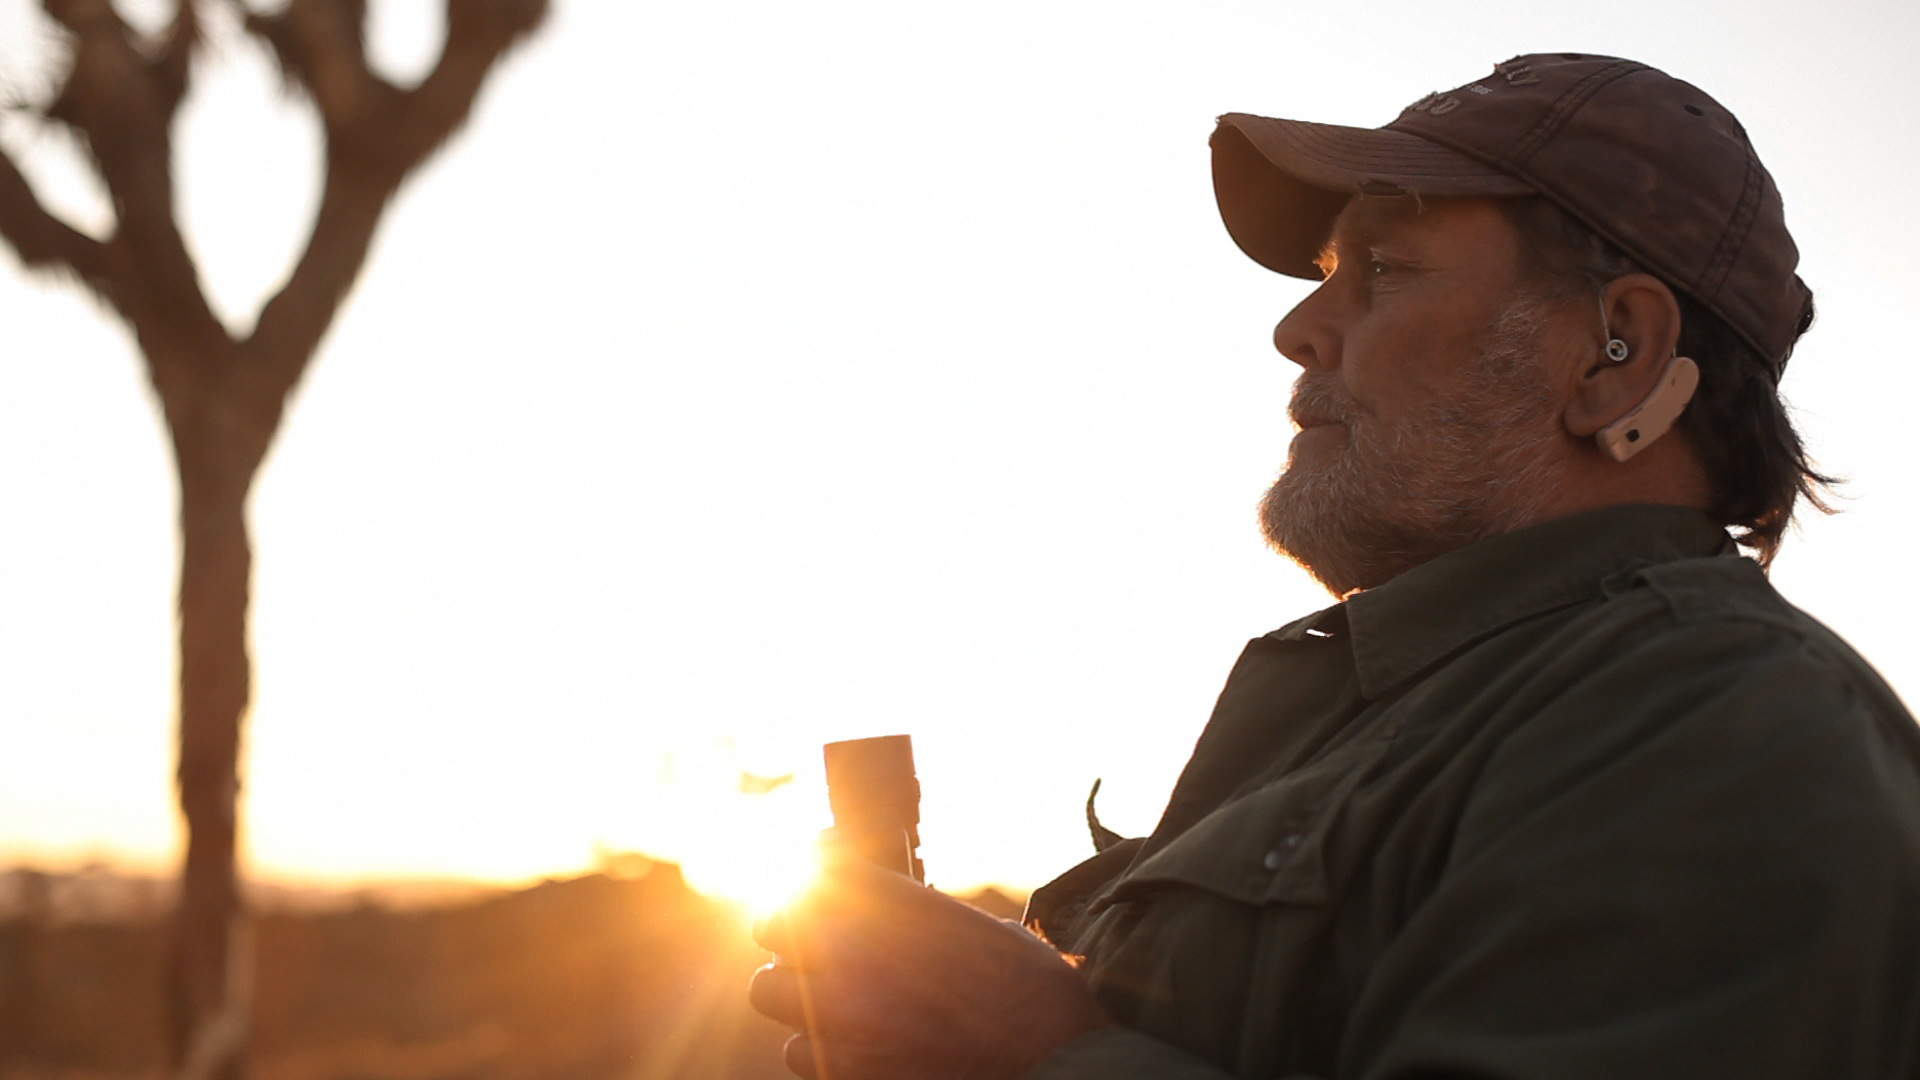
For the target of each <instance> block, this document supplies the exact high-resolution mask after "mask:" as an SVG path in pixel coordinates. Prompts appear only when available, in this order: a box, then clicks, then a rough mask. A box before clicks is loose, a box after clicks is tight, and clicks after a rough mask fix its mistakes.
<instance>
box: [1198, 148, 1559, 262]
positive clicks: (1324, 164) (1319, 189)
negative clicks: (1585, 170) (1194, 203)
mask: <svg viewBox="0 0 1920 1080" xmlns="http://www.w3.org/2000/svg"><path fill="white" fill-rule="evenodd" d="M1212 142H1213V193H1214V198H1215V199H1216V200H1217V201H1218V202H1219V205H1220V217H1221V219H1222V220H1223V221H1225V222H1226V225H1227V232H1228V234H1229V235H1231V236H1232V237H1233V241H1234V243H1236V244H1239V245H1240V250H1242V251H1244V252H1246V253H1247V254H1248V256H1250V257H1251V258H1252V259H1253V260H1254V261H1255V262H1257V263H1259V264H1260V265H1262V266H1264V267H1267V268H1268V269H1270V270H1277V271H1279V272H1280V273H1282V274H1288V275H1291V276H1293V277H1301V278H1308V279H1310V280H1318V279H1319V277H1320V271H1319V268H1318V267H1317V266H1316V265H1315V263H1314V260H1315V259H1316V258H1317V257H1318V256H1319V254H1320V250H1321V248H1322V247H1324V246H1325V244H1326V242H1327V237H1328V236H1329V235H1330V234H1331V233H1332V232H1333V219H1334V218H1335V217H1336V216H1338V215H1339V213H1340V208H1341V207H1342V206H1345V205H1346V202H1347V199H1349V198H1350V197H1352V196H1354V195H1357V194H1362V193H1366V194H1376V195H1396V194H1400V195H1422V196H1436V197H1440V196H1468V195H1478V196H1493V197H1503V196H1515V195H1531V194H1533V193H1534V189H1533V188H1532V187H1531V186H1529V185H1528V184H1527V183H1526V182H1525V181H1522V180H1518V179H1516V178H1514V177H1512V176H1509V175H1507V174H1506V173H1503V172H1500V171H1499V170H1497V169H1495V168H1493V167H1492V166H1489V165H1485V164H1482V163H1481V162H1479V161H1477V160H1475V159H1473V158H1471V157H1468V156H1467V155H1465V154H1462V153H1460V152H1459V151H1457V150H1450V149H1448V148H1447V147H1444V146H1441V145H1440V144H1439V143H1434V142H1428V141H1427V140H1426V139H1423V138H1421V137H1420V136H1418V135H1410V134H1408V133H1406V132H1404V131H1394V130H1391V129H1389V128H1353V127H1341V126H1339V125H1336V124H1311V123H1307V122H1305V121H1301V120H1276V119H1274V118H1272V117H1266V116H1252V115H1249V114H1247V113H1228V114H1226V115H1225V116H1222V117H1221V118H1220V125H1219V127H1217V128H1215V129H1214V132H1213V141H1212Z"/></svg>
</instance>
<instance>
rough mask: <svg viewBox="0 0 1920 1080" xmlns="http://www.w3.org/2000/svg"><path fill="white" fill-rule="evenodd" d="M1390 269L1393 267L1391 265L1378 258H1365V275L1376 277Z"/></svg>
mask: <svg viewBox="0 0 1920 1080" xmlns="http://www.w3.org/2000/svg"><path fill="white" fill-rule="evenodd" d="M1391 269H1393V267H1391V266H1389V265H1387V264H1386V263H1385V262H1383V261H1381V260H1379V259H1368V260H1367V276H1368V277H1370V278H1377V277H1379V276H1381V275H1382V274H1385V273H1386V272H1387V271H1389V270H1391Z"/></svg>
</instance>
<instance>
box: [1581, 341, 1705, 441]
mask: <svg viewBox="0 0 1920 1080" xmlns="http://www.w3.org/2000/svg"><path fill="white" fill-rule="evenodd" d="M1699 386H1700V368H1699V365H1697V364H1695V363H1694V362H1693V360H1692V359H1691V358H1690V357H1685V356H1675V357H1673V358H1672V359H1670V360H1668V361H1667V368H1666V370H1665V371H1662V372H1661V373H1660V381H1659V383H1657V384H1656V385H1655V386H1654V388H1653V392H1652V393H1650V394H1648V395H1647V397H1646V400H1645V401H1642V402H1641V403H1640V404H1638V405H1635V406H1634V407H1633V411H1632V412H1630V413H1628V414H1627V415H1625V416H1623V417H1621V418H1620V419H1618V420H1615V421H1614V422H1613V423H1611V424H1608V425H1607V426H1606V427H1603V428H1601V429H1600V430H1599V432H1597V433H1596V434H1595V435H1594V437H1593V439H1594V441H1595V442H1597V443H1599V444H1600V449H1601V450H1603V451H1605V452H1606V455H1607V456H1608V457H1610V458H1612V459H1613V460H1615V461H1625V460H1627V459H1628V458H1630V457H1632V456H1633V455H1635V454H1637V453H1639V452H1640V451H1642V450H1645V449H1646V448H1647V447H1648V446H1650V445H1652V443H1653V441H1654V440H1655V439H1658V438H1659V437H1660V436H1662V435H1665V434H1666V433H1667V431H1668V430H1669V429H1671V428H1672V427H1673V422H1674V421H1675V420H1678V419H1680V414H1681V413H1683V412H1685V411H1686V409H1687V402H1689V401H1691V400H1693V392H1694V390H1696V389H1697V388H1699Z"/></svg>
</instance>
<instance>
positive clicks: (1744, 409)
mask: <svg viewBox="0 0 1920 1080" xmlns="http://www.w3.org/2000/svg"><path fill="white" fill-rule="evenodd" d="M1501 204H1502V208H1503V209H1504V210H1505V211H1506V213H1507V217H1508V220H1510V221H1512V222H1513V224H1514V227H1515V228H1516V229H1518V230H1519V232H1520V238H1521V244H1522V248H1523V255H1524V257H1525V258H1526V259H1527V260H1528V262H1529V263H1530V264H1531V265H1530V267H1529V270H1530V271H1531V273H1532V275H1533V276H1534V277H1536V278H1538V279H1541V280H1548V281H1558V282H1561V283H1563V284H1564V285H1566V286H1567V287H1568V288H1569V289H1570V290H1574V291H1580V292H1585V291H1587V290H1589V289H1592V290H1596V291H1597V290H1599V289H1601V288H1604V287H1605V286H1606V284H1607V282H1609V281H1612V280H1613V279H1615V278H1617V277H1620V276H1621V275H1623V274H1630V273H1635V272H1637V271H1638V270H1639V269H1640V268H1639V267H1637V266H1635V265H1634V263H1633V260H1632V259H1631V258H1630V257H1628V256H1627V255H1626V254H1625V253H1624V252H1622V251H1621V250H1620V249H1619V247H1617V246H1616V245H1614V244H1613V243H1612V242H1611V241H1609V240H1607V239H1606V238H1605V237H1603V236H1601V235H1600V234H1598V233H1596V232H1594V231H1593V230H1592V229H1591V228H1589V227H1588V226H1587V225H1586V224H1585V223H1584V222H1582V221H1580V220H1579V219H1578V218H1575V217H1574V216H1573V215H1572V214H1569V213H1567V212H1566V211H1565V210H1562V209H1560V207H1558V206H1557V205H1555V204H1554V203H1552V202H1549V201H1548V200H1547V199H1545V198H1542V197H1540V196H1537V195H1536V196H1528V197H1524V198H1518V199H1503V200H1501ZM1673 295H1674V299H1675V300H1677V301H1679V304H1680V342H1679V346H1678V350H1679V353H1680V355H1682V356H1690V357H1692V358H1693V360H1694V362H1695V363H1697V364H1699V365H1700V389H1699V390H1698V391H1696V392H1695V393H1694V397H1693V401H1692V402H1691V403H1689V404H1688V406H1687V411H1686V412H1685V413H1683V414H1681V417H1680V423H1679V430H1680V431H1681V432H1682V433H1684V434H1685V436H1686V438H1687V441H1688V443H1689V444H1690V445H1691V446H1692V447H1693V449H1694V452H1695V453H1696V454H1698V455H1699V457H1700V462H1701V464H1702V465H1703V466H1705V468H1706V471H1707V479H1708V483H1709V484H1710V485H1711V489H1712V490H1711V494H1710V496H1709V499H1710V501H1709V504H1708V506H1707V513H1708V514H1709V515H1711V516H1712V517H1713V518H1714V519H1715V520H1717V521H1719V522H1720V523H1721V524H1722V525H1725V526H1727V527H1729V528H1731V529H1734V530H1736V531H1735V533H1734V539H1735V540H1736V541H1738V542H1739V544H1740V545H1741V546H1742V547H1745V548H1749V549H1751V550H1752V551H1753V553H1754V556H1755V557H1756V558H1757V559H1758V560H1759V561H1760V565H1761V566H1768V565H1771V564H1772V562H1773V557H1774V556H1775V555H1776V554H1778V553H1779V551H1780V541H1781V538H1782V537H1783V535H1784V534H1785V533H1786V531H1787V526H1788V525H1790V524H1792V522H1793V511H1794V504H1795V503H1796V502H1798V501H1799V500H1800V499H1801V498H1805V499H1806V500H1807V501H1808V502H1809V503H1811V504H1813V506H1814V507H1815V508H1817V509H1819V510H1820V511H1821V512H1823V513H1829V514H1830V513H1832V512H1833V508H1832V507H1831V506H1829V505H1828V504H1827V502H1826V501H1825V499H1824V498H1823V497H1822V496H1823V495H1824V494H1826V493H1829V492H1830V491H1831V490H1832V488H1833V487H1834V486H1836V485H1837V484H1838V483H1839V480H1838V479H1836V478H1835V477H1832V476H1828V475H1827V474H1825V473H1822V472H1820V471H1819V470H1818V469H1815V468H1814V466H1813V462H1812V460H1811V459H1810V458H1809V457H1808V456H1807V451H1806V448H1805V447H1804V446H1802V445H1801V442H1800V433H1799V432H1798V431H1796V430H1795V429H1794V426H1793V420H1792V418H1791V417H1789V416H1788V414H1787V404H1786V402H1784V401H1782V400H1781V398H1780V389H1779V375H1780V372H1781V370H1782V369H1784V368H1785V367H1786V364H1787V357H1789V356H1791V355H1792V354H1793V346H1791V345H1789V346H1788V347H1787V349H1786V351H1785V352H1784V353H1782V354H1781V355H1779V356H1776V357H1767V356H1762V355H1760V352H1759V350H1757V349H1755V348H1754V347H1753V346H1752V345H1750V344H1748V343H1747V341H1746V339H1744V338H1742V337H1741V336H1740V335H1739V334H1737V333H1735V332H1734V331H1733V328H1732V327H1730V326H1728V325H1727V324H1726V322H1725V321H1724V320H1722V319H1721V318H1720V317H1719V316H1718V315H1715V314H1713V313H1712V312H1710V311H1708V310H1707V309H1706V306H1705V305H1704V304H1702V303H1700V301H1698V300H1696V299H1694V298H1693V297H1692V296H1691V295H1690V294H1688V293H1686V292H1685V291H1683V290H1680V289H1674V290H1673ZM1812 322H1813V310H1812V308H1811V307H1809V308H1808V310H1807V311H1806V312H1805V313H1804V314H1803V315H1802V317H1801V320H1800V333H1801V334H1804V333H1806V331H1807V327H1808V326H1810V325H1811V324H1812ZM1798 336H1799V335H1798V334H1796V335H1795V338H1796V340H1797V338H1798Z"/></svg>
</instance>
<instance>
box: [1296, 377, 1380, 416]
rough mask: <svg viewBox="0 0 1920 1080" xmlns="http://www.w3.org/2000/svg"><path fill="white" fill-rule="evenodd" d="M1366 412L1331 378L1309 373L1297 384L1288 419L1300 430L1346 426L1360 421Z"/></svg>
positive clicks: (1297, 381)
mask: <svg viewBox="0 0 1920 1080" xmlns="http://www.w3.org/2000/svg"><path fill="white" fill-rule="evenodd" d="M1364 411H1365V410H1363V409H1361V408H1360V403H1359V402H1357V401H1355V400H1353V398H1352V396H1351V395H1349V394H1348V393H1347V392H1346V390H1344V389H1343V388H1342V387H1341V386H1340V381H1339V379H1337V378H1335V377H1334V376H1333V375H1331V374H1326V373H1320V372H1307V373H1305V374H1303V375H1301V376H1300V377H1299V378H1298V379H1295V380H1294V383H1293V397H1292V399H1291V400H1289V401H1288V402H1287V416H1288V418H1289V419H1291V420H1292V421H1293V422H1294V424H1295V425H1296V426H1298V427H1302V428H1307V427H1312V426H1313V425H1315V424H1345V423H1350V422H1352V421H1354V420H1357V419H1359V418H1360V416H1361V415H1362V413H1363V412H1364Z"/></svg>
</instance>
